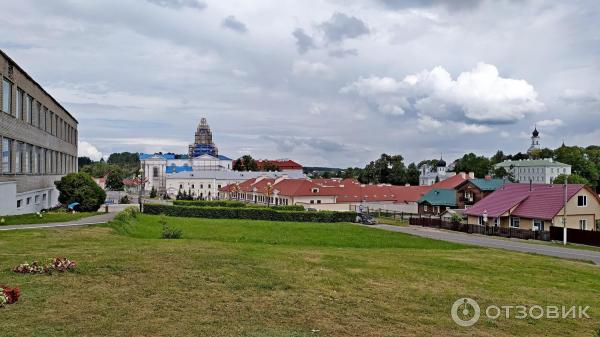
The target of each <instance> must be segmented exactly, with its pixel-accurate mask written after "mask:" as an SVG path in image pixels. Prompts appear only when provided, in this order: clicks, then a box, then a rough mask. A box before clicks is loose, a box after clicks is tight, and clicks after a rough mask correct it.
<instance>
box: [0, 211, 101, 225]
mask: <svg viewBox="0 0 600 337" xmlns="http://www.w3.org/2000/svg"><path fill="white" fill-rule="evenodd" d="M98 214H100V213H97V212H81V213H75V214H72V213H67V212H64V211H61V212H44V213H43V215H42V217H41V218H40V216H39V215H37V214H35V213H33V214H22V215H7V216H0V219H4V222H3V223H2V222H0V226H2V225H5V226H8V225H24V224H38V223H51V222H67V221H73V220H79V219H82V218H87V217H89V216H92V215H98Z"/></svg>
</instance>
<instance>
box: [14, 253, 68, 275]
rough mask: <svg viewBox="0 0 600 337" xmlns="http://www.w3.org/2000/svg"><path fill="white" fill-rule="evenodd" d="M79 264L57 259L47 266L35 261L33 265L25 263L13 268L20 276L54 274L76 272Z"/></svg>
mask: <svg viewBox="0 0 600 337" xmlns="http://www.w3.org/2000/svg"><path fill="white" fill-rule="evenodd" d="M76 267H77V262H75V261H71V260H69V259H67V258H66V257H55V258H53V259H52V260H51V261H50V262H48V263H47V264H46V265H41V264H40V263H39V262H37V261H33V262H32V263H31V264H29V263H23V264H20V265H18V266H16V267H14V268H13V271H14V272H15V273H20V274H52V273H53V272H55V271H57V272H59V273H64V272H67V271H72V270H75V268H76Z"/></svg>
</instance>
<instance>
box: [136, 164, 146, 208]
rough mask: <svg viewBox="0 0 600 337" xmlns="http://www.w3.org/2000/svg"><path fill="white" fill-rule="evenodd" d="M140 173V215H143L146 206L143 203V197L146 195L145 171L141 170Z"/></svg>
mask: <svg viewBox="0 0 600 337" xmlns="http://www.w3.org/2000/svg"><path fill="white" fill-rule="evenodd" d="M139 172H140V175H139V177H140V196H139V198H138V201H139V203H140V213H141V212H143V211H144V206H143V203H142V197H143V195H144V185H145V183H144V169H143V168H140V171H139Z"/></svg>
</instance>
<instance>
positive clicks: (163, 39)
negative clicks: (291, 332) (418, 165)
mask: <svg viewBox="0 0 600 337" xmlns="http://www.w3.org/2000/svg"><path fill="white" fill-rule="evenodd" d="M0 13H4V14H3V15H2V16H0V27H2V33H0V48H1V49H2V50H3V51H5V52H6V53H7V54H8V55H9V56H10V57H11V58H13V59H14V60H15V61H16V62H17V63H18V64H19V65H20V66H21V67H23V68H24V69H25V70H26V71H27V72H28V73H29V74H30V75H31V76H32V77H33V78H34V79H36V80H37V81H38V82H39V83H40V84H41V85H42V86H43V87H44V88H45V89H46V90H47V91H48V92H49V93H51V94H52V95H53V96H54V97H55V98H56V99H57V100H58V101H59V102H61V103H62V104H63V106H65V107H66V108H67V109H68V110H69V112H70V113H71V114H72V115H74V116H75V117H76V118H77V119H78V121H79V126H78V128H79V138H80V143H79V153H80V155H87V156H90V157H92V158H94V159H99V158H101V157H102V156H104V157H106V156H107V155H108V154H110V153H112V152H121V151H130V152H150V153H153V152H158V151H163V152H176V153H186V152H187V146H188V144H190V143H192V142H193V140H194V132H195V129H196V126H197V124H198V123H199V121H200V118H202V117H206V118H207V119H208V123H209V124H210V126H211V128H212V131H213V140H214V142H215V143H216V145H217V146H218V148H219V153H220V154H223V155H227V156H229V157H231V158H237V157H240V156H242V155H244V154H251V155H252V156H253V157H255V158H260V159H264V158H269V159H278V158H291V159H294V160H296V161H298V162H300V163H301V164H303V165H305V166H332V167H348V166H360V167H362V166H364V165H365V164H366V163H368V162H369V161H371V160H374V159H377V158H378V157H379V155H380V154H381V153H384V152H385V153H388V154H401V155H403V156H404V158H405V161H406V162H413V161H415V162H419V161H421V160H424V159H433V158H439V157H440V156H443V158H444V159H445V160H454V159H456V158H457V157H460V156H462V155H463V154H464V153H468V152H475V153H477V154H480V155H488V156H489V155H492V154H494V153H495V152H496V151H497V150H499V149H500V150H503V151H504V152H505V153H516V152H519V151H521V152H524V151H526V150H527V148H528V147H529V144H530V140H529V137H530V136H531V131H532V130H533V128H534V126H535V125H537V128H538V130H539V131H540V136H541V145H542V146H544V147H546V146H547V147H551V148H554V147H558V146H560V145H561V144H562V143H563V142H565V143H566V144H567V145H590V144H599V143H600V141H599V140H600V123H599V122H600V29H598V22H600V2H599V1H596V0H588V1H577V0H574V1H536V0H533V1H526V0H507V1H483V0H482V1H479V0H454V1H440V0H421V1H419V0H405V1H393V0H322V1H311V0H303V1H288V0H253V1H226V0H219V1H209V0H103V1H87V0H81V1H75V0H71V1H68V0H53V1H46V0H39V1H30V0H20V1H2V2H0Z"/></svg>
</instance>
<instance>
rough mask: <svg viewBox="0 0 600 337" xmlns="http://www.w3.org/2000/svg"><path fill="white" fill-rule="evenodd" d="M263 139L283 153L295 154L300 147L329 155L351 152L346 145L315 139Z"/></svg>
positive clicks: (290, 137) (286, 137)
mask: <svg viewBox="0 0 600 337" xmlns="http://www.w3.org/2000/svg"><path fill="white" fill-rule="evenodd" d="M263 138H264V139H266V140H269V141H271V142H273V143H275V144H276V145H277V148H278V150H280V151H281V152H293V151H294V150H296V149H298V148H299V147H309V148H310V149H312V150H316V151H321V152H329V153H333V152H346V151H349V150H350V149H349V148H348V147H347V146H346V145H344V144H341V143H337V142H334V141H330V140H326V139H322V138H315V137H292V136H280V137H276V136H264V137H263Z"/></svg>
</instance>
